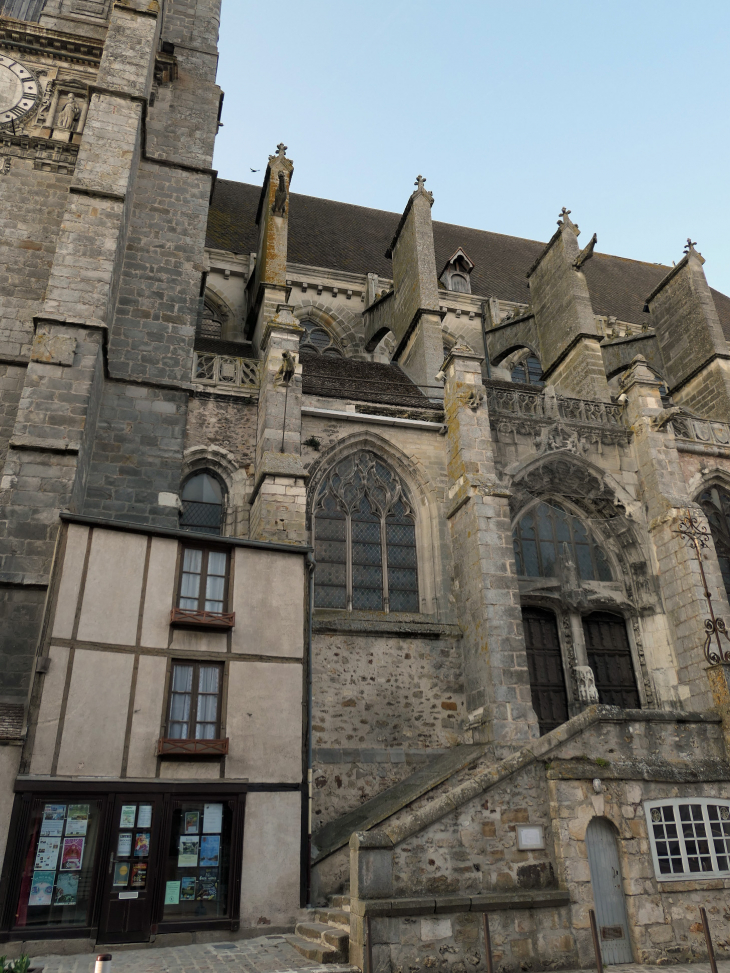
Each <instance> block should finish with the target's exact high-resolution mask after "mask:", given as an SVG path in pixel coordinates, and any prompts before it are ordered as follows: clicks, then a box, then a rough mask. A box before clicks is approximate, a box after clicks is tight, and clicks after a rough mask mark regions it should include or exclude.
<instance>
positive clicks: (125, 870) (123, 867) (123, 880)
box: [114, 862, 129, 888]
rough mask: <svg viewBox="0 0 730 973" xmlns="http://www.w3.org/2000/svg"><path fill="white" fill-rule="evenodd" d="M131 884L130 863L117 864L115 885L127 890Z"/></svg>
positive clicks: (115, 867)
mask: <svg viewBox="0 0 730 973" xmlns="http://www.w3.org/2000/svg"><path fill="white" fill-rule="evenodd" d="M128 882H129V862H117V863H116V865H115V866H114V885H115V886H116V887H117V888H120V887H121V888H126V887H127V883H128Z"/></svg>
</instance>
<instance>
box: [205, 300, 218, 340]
mask: <svg viewBox="0 0 730 973" xmlns="http://www.w3.org/2000/svg"><path fill="white" fill-rule="evenodd" d="M222 333H223V319H222V318H221V315H220V314H219V313H218V312H217V311H216V309H215V308H214V307H213V305H212V304H210V303H209V302H208V301H205V303H204V305H203V318H202V320H201V322H200V337H201V338H220V337H221V335H222Z"/></svg>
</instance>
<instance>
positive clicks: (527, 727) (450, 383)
mask: <svg viewBox="0 0 730 973" xmlns="http://www.w3.org/2000/svg"><path fill="white" fill-rule="evenodd" d="M444 367H445V370H446V389H445V397H444V409H445V413H446V423H447V426H448V457H449V458H448V484H449V487H448V503H449V505H448V508H447V513H446V517H447V519H448V521H449V524H450V527H451V537H452V545H453V550H454V555H455V556H454V595H455V598H456V603H457V610H458V615H459V624H460V625H461V628H462V631H463V633H464V634H463V639H462V646H463V652H464V683H465V689H466V699H467V709H468V711H469V713H470V715H471V717H472V721H473V722H474V723H476V724H477V727H476V729H475V730H474V737H475V742H480V743H486V742H493V743H494V744H495V755H496V756H497V757H501V756H503V755H506V754H508V753H509V752H510V751H511V750H512V748H514V747H519V746H524V744H525V743H526V742H527V741H528V740H529V739H531V738H533V737H537V736H538V735H539V731H538V726H537V719H536V717H535V713H534V710H533V708H532V702H531V693H530V678H529V673H528V669H527V654H526V651H525V640H524V634H523V630H522V612H521V607H520V592H519V586H518V581H517V572H516V568H515V562H514V554H513V547H512V528H511V519H510V510H509V497H510V493H509V490H508V489H507V488H506V487H505V486H504V485H502V484H500V482H499V480H498V478H497V476H496V472H495V463H494V450H493V443H492V435H491V430H490V426H489V414H488V411H487V403H486V395H485V391H484V387H483V385H482V376H481V358H480V357H479V356H477V355H475V354H473V353H471V352H468V351H467V350H466V349H463V348H460V347H459V346H457V347H456V348H454V349H453V350H452V351H451V354H450V355H449V356H448V358H447V360H446V363H445V366H444Z"/></svg>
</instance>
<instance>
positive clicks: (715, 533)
mask: <svg viewBox="0 0 730 973" xmlns="http://www.w3.org/2000/svg"><path fill="white" fill-rule="evenodd" d="M699 503H700V506H701V507H702V509H703V510H704V512H705V515H706V517H707V520H708V522H709V524H710V533H711V534H712V539H713V541H714V542H715V551H716V552H717V560H718V561H719V562H720V571H721V572H722V580H723V582H724V584H725V591H727V594H728V598H730V494H728V492H727V491H726V490H723V489H722V488H721V487H712V488H711V489H709V490H705V491H704V493H702V494H701V495H700V498H699Z"/></svg>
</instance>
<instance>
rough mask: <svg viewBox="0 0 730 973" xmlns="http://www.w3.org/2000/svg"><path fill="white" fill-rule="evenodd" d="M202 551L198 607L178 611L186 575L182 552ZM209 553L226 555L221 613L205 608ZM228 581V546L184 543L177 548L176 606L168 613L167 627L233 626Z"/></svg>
mask: <svg viewBox="0 0 730 973" xmlns="http://www.w3.org/2000/svg"><path fill="white" fill-rule="evenodd" d="M188 550H195V551H202V553H203V559H202V563H201V567H200V590H199V592H198V607H197V608H181V607H180V599H181V598H182V583H183V575H184V573H185V568H184V565H185V551H188ZM211 552H214V553H216V554H225V557H226V570H225V580H224V583H223V609H224V610H223V611H220V612H212V611H207V610H206V608H205V600H206V599H205V591H206V587H207V582H208V556H209V554H210V553H211ZM230 578H231V552H230V550H229V549H228V548H227V547H222V546H220V545H216V544H189V543H187V542H183V543H182V544H181V545H180V567H179V571H178V579H177V586H176V589H175V606H174V607H173V609H172V611H171V613H170V624H171V625H175V626H178V627H186V628H212V629H228V628H233V627H234V625H235V624H236V613H235V612H229V611H227V610H226V609H227V608H228V598H229V589H230Z"/></svg>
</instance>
